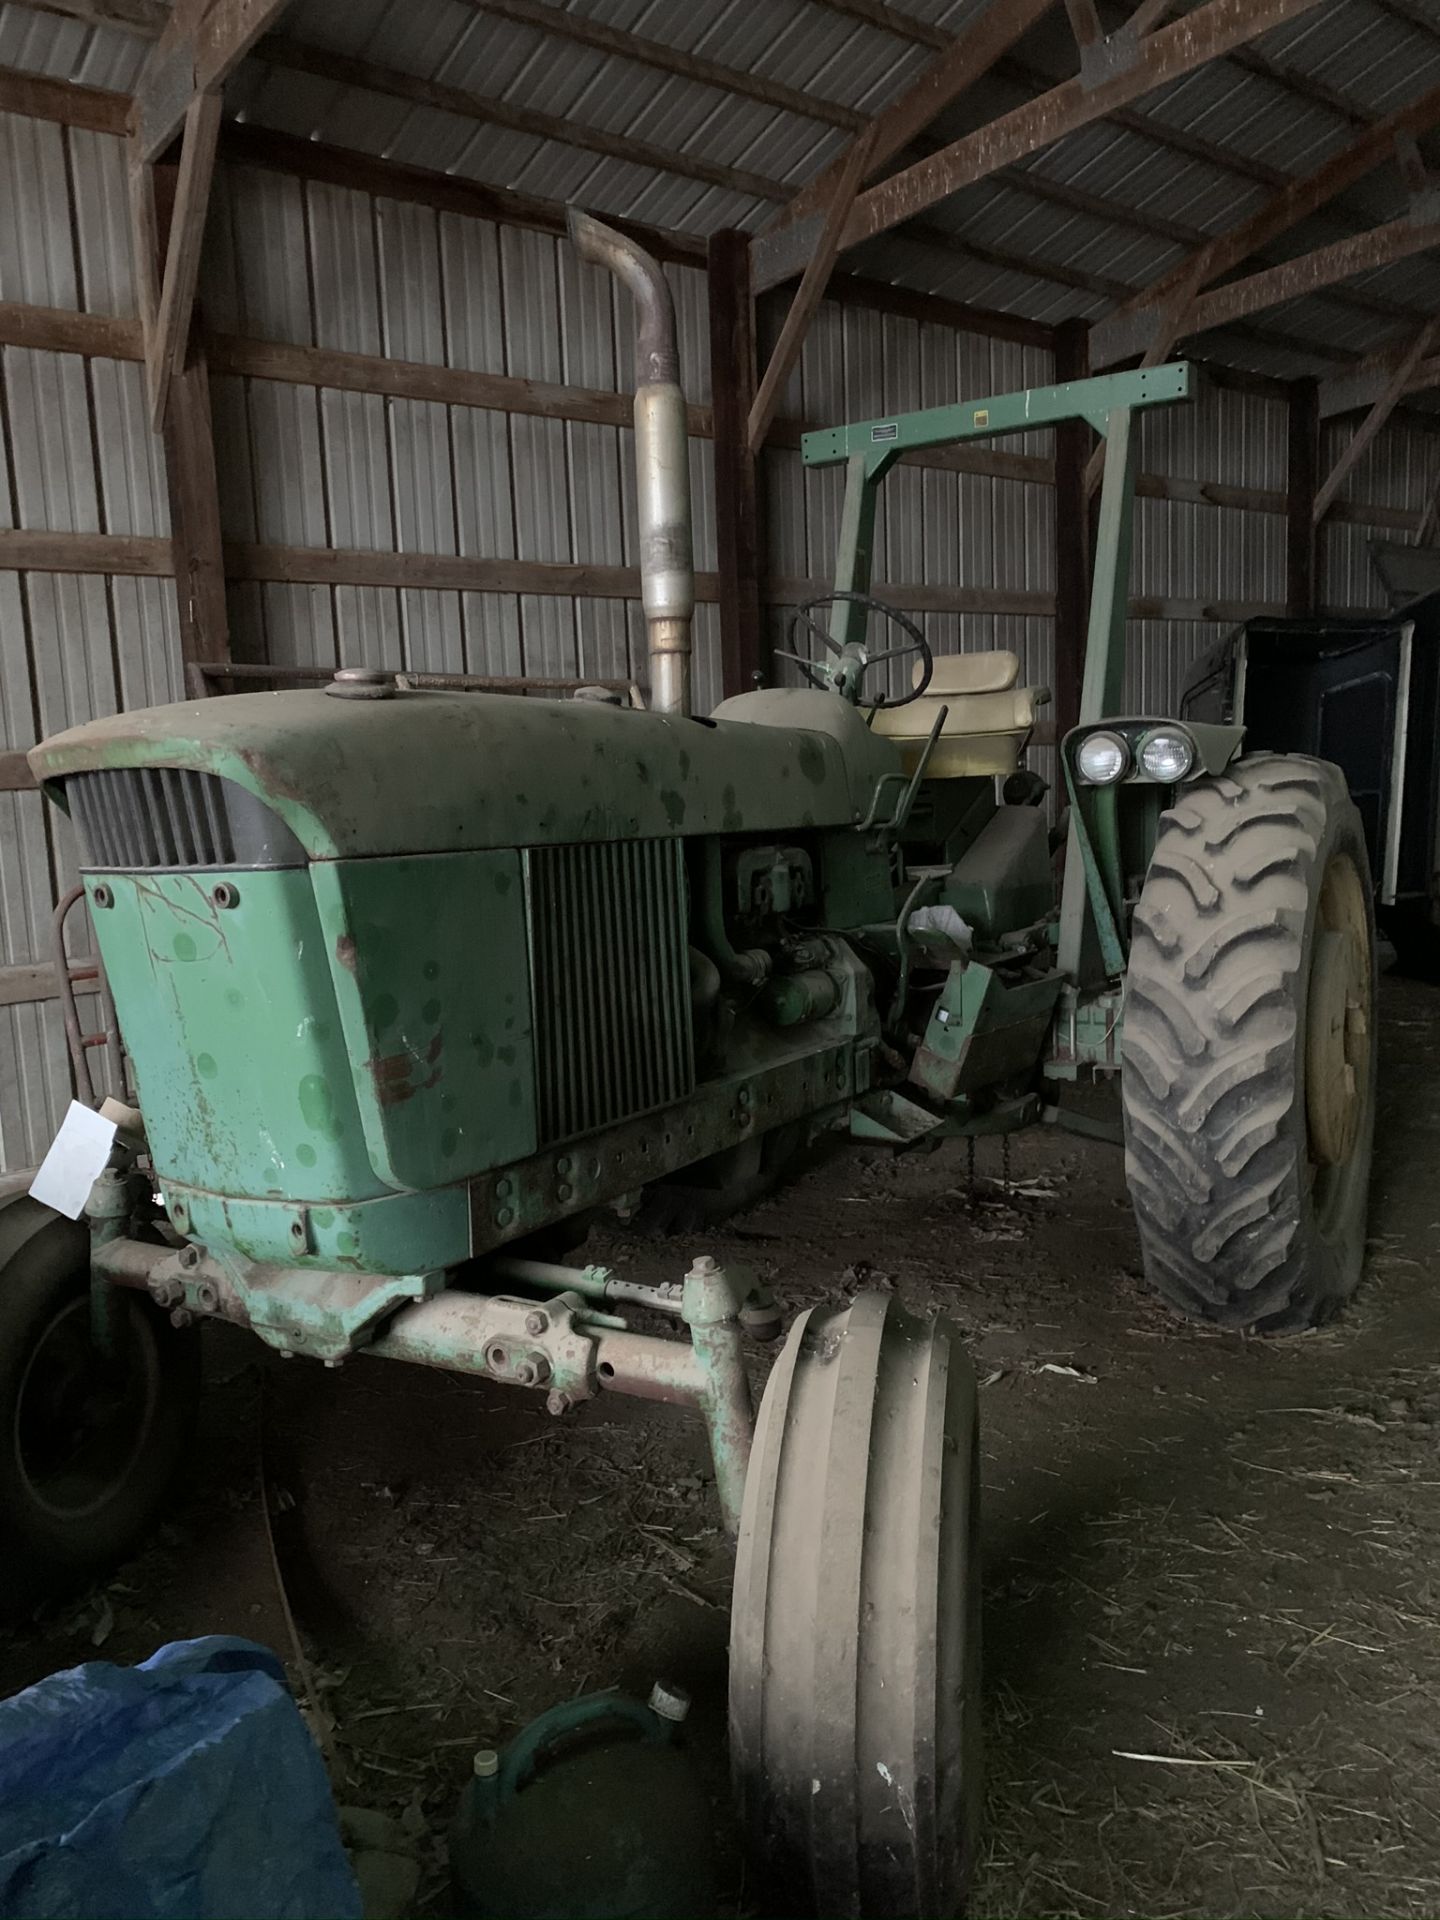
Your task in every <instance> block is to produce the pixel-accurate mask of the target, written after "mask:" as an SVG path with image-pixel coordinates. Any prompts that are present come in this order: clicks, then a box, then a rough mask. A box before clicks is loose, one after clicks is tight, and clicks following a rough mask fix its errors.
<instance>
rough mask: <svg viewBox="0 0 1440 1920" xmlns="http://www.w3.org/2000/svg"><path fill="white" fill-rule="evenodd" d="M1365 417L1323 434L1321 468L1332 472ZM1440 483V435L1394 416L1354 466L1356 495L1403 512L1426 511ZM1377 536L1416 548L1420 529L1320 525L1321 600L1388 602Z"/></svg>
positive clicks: (1351, 490)
mask: <svg viewBox="0 0 1440 1920" xmlns="http://www.w3.org/2000/svg"><path fill="white" fill-rule="evenodd" d="M1362 418H1363V416H1362V415H1356V416H1354V417H1352V418H1349V419H1345V420H1340V421H1335V422H1333V423H1331V424H1329V425H1327V427H1326V428H1325V431H1324V432H1323V434H1322V435H1321V445H1320V470H1321V472H1322V473H1328V472H1329V470H1330V468H1331V466H1332V465H1333V464H1334V462H1335V461H1336V460H1337V459H1338V458H1339V456H1340V454H1341V453H1342V452H1343V451H1344V449H1345V448H1346V447H1347V446H1348V445H1349V443H1350V441H1351V439H1352V438H1353V437H1354V434H1355V429H1356V427H1357V426H1358V425H1359V422H1360V420H1361V419H1362ZM1437 487H1440V436H1437V435H1436V434H1434V433H1431V432H1427V431H1426V430H1425V429H1424V428H1420V427H1416V426H1414V425H1413V424H1411V423H1410V422H1409V421H1406V420H1393V419H1392V420H1390V421H1389V422H1388V423H1387V424H1386V425H1385V426H1384V427H1382V429H1381V430H1380V432H1379V433H1378V434H1376V436H1375V438H1374V439H1373V440H1372V441H1371V443H1370V445H1369V446H1368V447H1367V448H1366V449H1365V451H1364V452H1363V453H1362V454H1361V455H1360V458H1359V459H1358V460H1357V461H1356V463H1355V465H1354V466H1353V467H1352V468H1351V470H1350V473H1349V476H1348V478H1347V480H1346V483H1345V488H1344V491H1345V493H1346V494H1347V495H1349V496H1350V497H1351V498H1353V499H1356V500H1364V501H1366V502H1368V503H1370V504H1372V505H1374V506H1376V507H1381V508H1387V507H1388V508H1393V509H1397V510H1399V511H1400V512H1401V513H1406V514H1416V513H1423V512H1424V510H1425V508H1426V507H1427V506H1428V505H1429V503H1430V501H1431V500H1433V499H1434V497H1435V491H1436V488H1437ZM1376 539H1380V540H1383V541H1385V542H1386V543H1387V544H1391V545H1396V546H1412V545H1414V544H1415V542H1416V540H1417V539H1418V533H1417V532H1415V531H1413V530H1410V529H1407V528H1403V527H1399V528H1392V527H1378V526H1360V525H1356V524H1354V523H1353V522H1348V521H1336V520H1333V519H1331V520H1327V521H1325V523H1324V524H1323V526H1322V527H1321V529H1320V557H1319V567H1320V598H1321V600H1322V601H1323V602H1324V603H1325V605H1327V606H1330V607H1335V608H1339V609H1344V610H1347V611H1348V610H1355V611H1364V610H1367V609H1370V608H1374V607H1383V606H1384V605H1385V604H1386V599H1385V589H1384V586H1383V584H1382V582H1381V579H1380V576H1379V574H1378V573H1377V572H1376V570H1375V566H1374V562H1373V561H1372V560H1371V558H1370V549H1371V546H1372V544H1373V543H1374V541H1375V540H1376Z"/></svg>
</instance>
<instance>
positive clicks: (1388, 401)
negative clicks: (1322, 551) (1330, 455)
mask: <svg viewBox="0 0 1440 1920" xmlns="http://www.w3.org/2000/svg"><path fill="white" fill-rule="evenodd" d="M1437 333H1440V320H1430V321H1428V322H1427V323H1426V324H1425V325H1424V326H1423V327H1421V329H1420V331H1419V332H1418V333H1417V334H1416V336H1415V338H1414V339H1413V340H1412V341H1411V343H1410V346H1409V349H1408V351H1407V352H1406V355H1405V358H1404V359H1403V360H1402V361H1401V362H1400V364H1399V366H1397V367H1396V369H1395V371H1394V373H1393V374H1392V375H1391V377H1390V381H1389V384H1388V385H1387V386H1386V388H1385V391H1384V392H1383V393H1382V394H1380V396H1379V397H1378V399H1377V400H1376V401H1375V404H1374V406H1372V407H1371V409H1370V411H1369V412H1368V413H1367V414H1366V416H1365V418H1364V419H1363V420H1362V421H1361V422H1360V425H1359V426H1358V427H1357V428H1356V429H1355V432H1354V435H1353V437H1352V438H1351V440H1350V443H1349V445H1348V446H1347V447H1346V448H1345V450H1344V452H1343V453H1341V455H1340V456H1339V458H1338V459H1337V460H1336V462H1335V464H1334V466H1333V467H1331V469H1330V471H1329V473H1327V474H1326V476H1325V479H1324V481H1323V482H1322V484H1321V486H1320V487H1319V489H1318V491H1317V492H1316V495H1315V507H1314V512H1313V518H1314V521H1315V524H1316V526H1317V527H1318V526H1319V524H1320V522H1321V521H1322V520H1323V519H1324V518H1325V515H1326V514H1327V513H1328V512H1329V510H1330V507H1331V504H1332V502H1333V501H1334V500H1335V498H1336V496H1337V495H1338V494H1339V492H1340V489H1341V487H1342V486H1343V485H1344V483H1345V477H1346V475H1347V474H1348V473H1350V472H1351V470H1352V469H1353V468H1354V466H1355V464H1356V462H1357V461H1358V460H1359V458H1360V456H1361V454H1363V453H1364V451H1365V449H1366V448H1367V447H1368V446H1369V445H1370V443H1371V441H1373V440H1374V438H1375V436H1376V434H1378V433H1379V431H1380V429H1381V428H1382V427H1383V426H1384V425H1385V422H1386V421H1387V420H1388V419H1389V418H1390V416H1391V414H1392V413H1393V412H1394V411H1395V408H1396V406H1397V404H1398V403H1399V401H1400V399H1401V397H1402V396H1403V395H1404V393H1405V391H1406V387H1407V384H1408V382H1409V380H1410V378H1411V376H1412V375H1413V374H1414V372H1415V369H1416V367H1418V366H1419V364H1420V362H1421V361H1422V360H1423V359H1424V358H1425V356H1426V354H1427V353H1428V352H1429V351H1430V348H1431V346H1432V345H1433V343H1434V341H1435V337H1436V335H1437Z"/></svg>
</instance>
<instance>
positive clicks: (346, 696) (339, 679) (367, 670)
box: [325, 667, 396, 700]
mask: <svg viewBox="0 0 1440 1920" xmlns="http://www.w3.org/2000/svg"><path fill="white" fill-rule="evenodd" d="M325 691H326V693H333V694H334V696H335V698H336V699H337V700H389V699H391V698H392V697H393V695H394V693H395V691H396V689H395V676H394V674H393V673H390V672H387V670H386V669H385V668H384V667H337V668H336V669H335V677H334V679H333V680H331V681H330V682H329V683H328V685H327V686H326V688H325Z"/></svg>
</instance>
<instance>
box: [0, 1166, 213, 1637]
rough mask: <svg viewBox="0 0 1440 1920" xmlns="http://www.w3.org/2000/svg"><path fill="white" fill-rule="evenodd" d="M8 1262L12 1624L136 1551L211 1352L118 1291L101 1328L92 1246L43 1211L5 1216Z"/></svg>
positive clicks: (164, 1492)
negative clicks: (107, 1326) (93, 1304)
mask: <svg viewBox="0 0 1440 1920" xmlns="http://www.w3.org/2000/svg"><path fill="white" fill-rule="evenodd" d="M4 1228H5V1231H4V1234H3V1240H4V1243H5V1244H6V1245H8V1246H9V1247H10V1248H11V1252H10V1256H9V1258H8V1259H7V1260H5V1262H4V1264H3V1266H0V1615H8V1616H10V1617H11V1618H13V1617H15V1616H16V1615H17V1614H20V1613H24V1612H25V1611H27V1610H28V1609H29V1608H30V1607H33V1606H35V1605H36V1604H37V1603H38V1602H39V1601H41V1600H45V1599H49V1598H51V1597H52V1596H53V1595H55V1594H57V1593H61V1592H63V1591H65V1589H67V1588H69V1587H74V1586H79V1585H82V1584H83V1583H84V1582H85V1581H87V1580H89V1579H92V1578H93V1577H94V1576H95V1575H96V1574H98V1573H101V1572H103V1571H104V1570H105V1569H106V1568H107V1567H109V1566H111V1565H113V1563H114V1562H115V1561H117V1560H119V1559H121V1558H122V1557H123V1556H124V1555H125V1554H126V1553H128V1552H130V1551H131V1550H132V1549H133V1548H134V1547H136V1546H137V1545H138V1544H139V1543H140V1541H141V1539H142V1538H143V1537H144V1535H145V1533H146V1532H147V1531H148V1530H149V1528H150V1526H151V1525H152V1524H153V1523H154V1521H155V1520H156V1519H157V1518H158V1516H159V1514H160V1512H161V1510H162V1508H163V1506H164V1504H165V1502H166V1500H167V1499H168V1497H169V1494H170V1490H171V1487H172V1484H173V1482H174V1479H175V1476H176V1473H177V1471H178V1469H179V1467H180V1465H181V1463H182V1460H183V1458H184V1455H185V1452H186V1449H187V1447H188V1444H189V1439H190V1435H191V1432H192V1430H193V1427H194V1421H195V1412H196V1407H197V1404H198V1399H199V1344H198V1340H197V1338H196V1334H195V1332H194V1331H193V1330H189V1331H186V1332H183V1333H180V1332H177V1331H176V1330H175V1328H173V1327H172V1326H171V1325H170V1323H169V1321H168V1319H167V1318H166V1317H165V1315H164V1314H163V1313H161V1312H160V1310H159V1309H158V1308H157V1307H156V1306H154V1304H153V1303H152V1302H151V1301H150V1300H148V1299H146V1298H144V1297H143V1296H141V1295H138V1294H132V1293H131V1292H130V1291H129V1290H128V1289H127V1290H119V1291H117V1294H116V1297H115V1299H114V1301H113V1305H114V1308H115V1314H114V1324H113V1341H112V1344H111V1347H110V1350H109V1351H108V1352H103V1351H102V1350H101V1349H99V1348H97V1346H96V1345H95V1343H94V1341H93V1339H92V1337H91V1327H90V1236H89V1233H88V1232H87V1231H86V1229H85V1228H84V1227H83V1226H81V1225H77V1224H75V1223H74V1222H72V1221H69V1220H65V1219H62V1218H61V1217H60V1216H59V1215H58V1214H52V1213H50V1211H49V1209H48V1208H45V1207H41V1206H40V1205H39V1203H38V1202H37V1201H34V1200H31V1199H29V1198H25V1199H21V1200H17V1201H16V1202H14V1205H13V1207H11V1208H7V1209H6V1210H5V1216H4Z"/></svg>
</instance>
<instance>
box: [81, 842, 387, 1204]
mask: <svg viewBox="0 0 1440 1920" xmlns="http://www.w3.org/2000/svg"><path fill="white" fill-rule="evenodd" d="M226 879H227V881H228V880H229V879H230V876H228V875H227V876H226ZM101 884H103V885H104V886H106V887H108V889H109V892H110V896H111V898H112V900H113V902H114V904H113V905H112V906H110V907H100V906H97V905H96V904H95V890H96V887H97V885H101ZM215 884H216V876H215V875H214V874H204V875H196V874H181V873H146V874H108V875H105V876H104V877H103V882H102V881H101V880H97V879H95V878H93V877H92V878H90V879H87V881H86V890H87V892H88V893H89V895H90V910H91V919H92V921H93V923H94V926H95V932H96V937H97V938H98V940H99V942H100V951H101V953H102V955H103V956H104V960H105V970H106V972H107V974H108V975H109V978H110V984H111V987H112V989H113V990H114V994H115V1006H116V1010H117V1012H118V1013H119V1016H120V1026H121V1030H122V1032H123V1034H124V1036H125V1044H126V1046H127V1047H128V1048H129V1051H130V1055H131V1058H132V1060H133V1061H134V1063H135V1073H136V1077H137V1082H138V1086H139V1093H140V1104H141V1106H142V1107H143V1108H144V1112H145V1125H146V1131H147V1133H148V1136H149V1140H150V1146H151V1151H152V1153H153V1155H154V1159H155V1167H156V1171H157V1172H158V1174H159V1176H160V1178H161V1180H162V1181H166V1182H170V1181H175V1182H178V1183H179V1184H181V1185H183V1186H187V1187H198V1188H201V1189H203V1190H205V1191H208V1192H212V1193H220V1194H228V1195H235V1196H240V1195H253V1196H255V1197H256V1198H261V1197H267V1196H268V1197H272V1198H276V1199H298V1200H363V1199H368V1198H370V1197H372V1196H373V1195H376V1194H378V1193H380V1192H382V1191H383V1189H382V1187H381V1184H380V1182H379V1181H378V1180H377V1179H376V1177H375V1172H374V1169H373V1168H372V1166H371V1164H370V1156H369V1154H368V1153H367V1151H366V1143H365V1136H364V1132H363V1130H362V1128H361V1125H360V1114H359V1111H358V1109H357V1106H356V1102H355V1094H354V1089H353V1086H352V1083H351V1076H350V1065H349V1062H348V1061H347V1060H346V1057H345V1050H344V1044H343V1040H342V1036H341V1030H340V1022H339V1019H338V1017H337V1014H336V1009H335V992H334V988H333V987H332V985H331V979H330V969H329V967H328V966H327V964H326V960H325V949H324V945H323V942H322V939H321V933H320V923H319V918H318V916H317V914H316V911H315V895H314V893H313V891H312V889H311V886H310V878H309V875H308V873H307V872H306V870H305V868H304V867H288V868H274V869H270V870H268V871H263V872H258V871H257V872H244V873H237V874H236V875H235V876H234V879H233V883H232V884H233V892H234V895H235V905H234V906H231V907H218V906H216V905H215V903H214V900H213V898H212V894H213V889H214V886H215Z"/></svg>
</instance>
